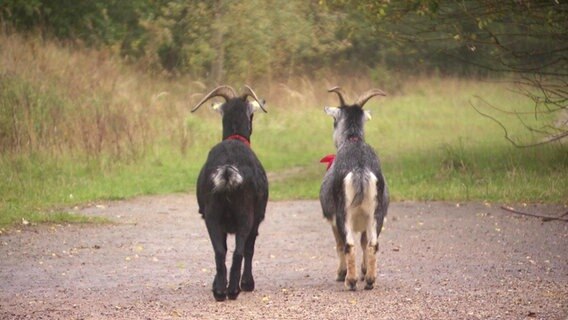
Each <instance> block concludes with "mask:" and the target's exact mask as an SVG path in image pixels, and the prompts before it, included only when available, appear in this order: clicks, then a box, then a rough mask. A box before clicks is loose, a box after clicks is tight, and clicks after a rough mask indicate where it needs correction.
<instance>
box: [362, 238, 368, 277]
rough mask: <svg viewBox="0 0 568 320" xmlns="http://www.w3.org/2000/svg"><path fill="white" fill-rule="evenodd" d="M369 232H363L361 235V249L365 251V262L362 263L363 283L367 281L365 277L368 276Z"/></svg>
mask: <svg viewBox="0 0 568 320" xmlns="http://www.w3.org/2000/svg"><path fill="white" fill-rule="evenodd" d="M367 242H368V240H367V232H365V231H363V232H362V233H361V249H362V251H363V260H362V261H361V281H363V280H365V275H366V274H367V260H368V253H367Z"/></svg>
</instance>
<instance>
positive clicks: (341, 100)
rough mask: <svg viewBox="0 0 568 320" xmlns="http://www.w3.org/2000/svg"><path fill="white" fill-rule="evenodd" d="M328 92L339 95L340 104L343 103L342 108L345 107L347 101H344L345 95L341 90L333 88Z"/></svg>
mask: <svg viewBox="0 0 568 320" xmlns="http://www.w3.org/2000/svg"><path fill="white" fill-rule="evenodd" d="M327 92H335V93H337V96H338V97H339V103H341V107H343V106H345V100H344V99H343V94H342V93H341V88H339V87H333V88H331V89H328V90H327Z"/></svg>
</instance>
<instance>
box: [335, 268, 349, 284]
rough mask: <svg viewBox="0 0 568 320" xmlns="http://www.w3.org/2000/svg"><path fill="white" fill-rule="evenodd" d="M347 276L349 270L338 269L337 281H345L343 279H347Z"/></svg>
mask: <svg viewBox="0 0 568 320" xmlns="http://www.w3.org/2000/svg"><path fill="white" fill-rule="evenodd" d="M345 276H347V270H341V271H338V272H337V278H335V281H337V282H343V281H345Z"/></svg>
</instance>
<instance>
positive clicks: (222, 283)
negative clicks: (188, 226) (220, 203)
mask: <svg viewBox="0 0 568 320" xmlns="http://www.w3.org/2000/svg"><path fill="white" fill-rule="evenodd" d="M205 223H206V225H207V230H208V232H209V237H210V238H211V243H212V244H213V250H214V251H215V266H216V271H217V273H216V274H215V278H214V280H213V297H215V300H217V301H224V300H225V299H227V267H226V266H225V258H226V256H227V234H226V233H224V232H223V231H221V228H220V226H219V224H218V223H216V222H215V221H210V220H206V221H205Z"/></svg>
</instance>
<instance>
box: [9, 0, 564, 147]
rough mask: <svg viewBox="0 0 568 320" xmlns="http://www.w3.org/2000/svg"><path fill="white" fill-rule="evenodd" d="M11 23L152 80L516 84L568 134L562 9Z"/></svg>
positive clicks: (325, 8)
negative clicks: (442, 79) (481, 80)
mask: <svg viewBox="0 0 568 320" xmlns="http://www.w3.org/2000/svg"><path fill="white" fill-rule="evenodd" d="M0 24H1V29H2V31H3V32H6V33H10V32H19V33H25V34H28V35H31V36H35V35H40V37H41V38H42V39H50V40H53V39H56V40H58V41H61V42H62V43H64V44H68V45H70V46H88V47H97V48H101V49H104V50H109V51H110V52H112V53H114V54H116V55H117V56H120V57H122V58H123V59H124V60H125V61H127V62H129V63H133V64H136V65H138V66H140V67H141V68H143V69H144V70H145V71H149V72H155V73H165V74H167V75H168V76H174V77H175V76H179V75H189V76H190V77H192V78H195V79H204V80H206V82H208V83H221V82H231V83H234V82H241V81H251V80H252V79H254V80H255V81H259V80H264V79H287V78H289V77H292V76H298V75H299V76H304V77H318V76H320V77H321V76H325V75H326V74H329V73H333V74H345V75H354V74H361V73H364V74H365V76H367V77H370V78H372V79H383V80H385V79H386V80H387V81H388V79H389V77H391V76H392V75H393V74H400V73H402V74H404V73H406V74H424V73H426V74H430V73H436V74H442V75H454V76H466V77H472V76H475V77H479V76H483V77H486V76H494V75H500V76H502V75H513V77H510V79H513V80H514V81H516V82H517V84H518V87H517V88H518V90H519V91H520V92H521V93H522V94H524V95H526V96H527V97H529V98H530V99H532V100H533V101H534V103H535V113H534V114H535V116H538V115H539V114H542V113H545V114H555V115H559V116H558V119H559V120H558V121H557V122H556V123H555V124H554V125H551V124H550V123H547V124H546V125H545V126H544V127H539V128H534V127H528V126H527V128H528V129H529V130H533V131H535V132H537V133H541V134H543V135H545V136H547V137H548V138H547V139H550V140H557V139H559V138H562V137H565V136H566V135H568V130H567V129H566V127H567V122H568V116H566V109H567V106H568V80H567V78H568V4H567V2H566V1H562V0H540V1H538V0H504V1H493V0H461V1H456V0H446V1H443V0H401V1H388V0H308V1H304V0H286V1H282V0H247V1H231V0H210V1H199V0H192V1H184V0H130V1H120V0H91V1H74V0H3V1H2V2H1V3H0ZM480 103H482V104H484V105H485V107H489V108H492V109H494V110H497V111H499V112H502V113H504V114H507V113H511V111H505V110H502V109H500V107H499V106H492V105H491V104H490V102H485V101H481V102H480ZM480 113H482V114H484V115H487V114H486V113H484V112H483V111H480ZM512 114H513V115H515V116H518V114H515V112H514V111H512ZM563 114H564V116H563ZM487 116H489V115H487ZM489 117H491V118H492V119H494V120H495V121H497V122H498V119H496V118H495V117H492V116H489ZM504 129H505V128H504ZM513 142H514V141H513Z"/></svg>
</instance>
